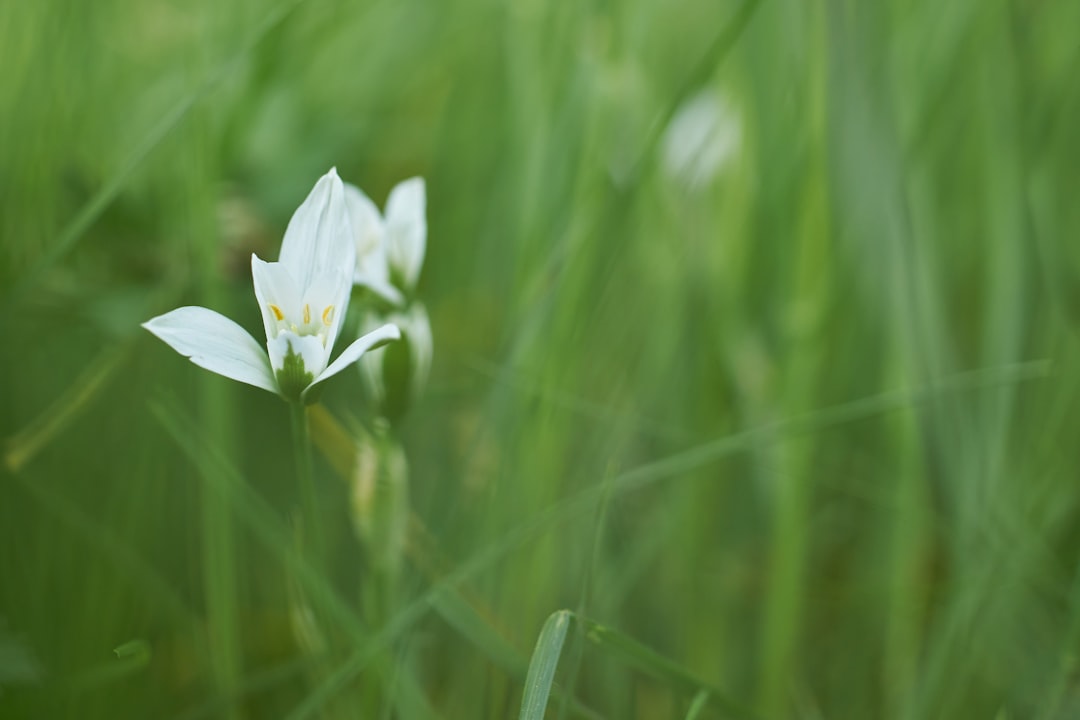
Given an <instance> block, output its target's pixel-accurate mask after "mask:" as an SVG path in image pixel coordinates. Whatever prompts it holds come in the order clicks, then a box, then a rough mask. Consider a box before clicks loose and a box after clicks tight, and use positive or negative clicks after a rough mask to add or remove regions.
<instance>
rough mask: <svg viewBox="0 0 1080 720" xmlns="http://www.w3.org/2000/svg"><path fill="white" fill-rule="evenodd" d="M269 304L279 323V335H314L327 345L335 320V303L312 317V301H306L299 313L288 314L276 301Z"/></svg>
mask: <svg viewBox="0 0 1080 720" xmlns="http://www.w3.org/2000/svg"><path fill="white" fill-rule="evenodd" d="M269 305H270V312H272V313H273V314H274V320H275V322H276V323H277V334H278V335H280V334H281V333H283V332H291V333H294V334H296V335H314V336H316V337H318V338H319V340H320V341H322V344H323V346H324V347H325V346H326V339H327V336H328V335H329V331H330V326H331V325H332V324H333V322H334V312H335V308H334V306H333V305H327V306H326V307H324V308H323V309H322V312H321V313H318V314H317V315H316V316H315V317H314V318H313V317H312V312H311V303H304V306H303V308H301V310H300V312H299V313H296V314H293V313H289V314H288V315H286V314H285V312H284V311H283V310H282V309H281V307H280V306H279V305H275V304H274V303H269Z"/></svg>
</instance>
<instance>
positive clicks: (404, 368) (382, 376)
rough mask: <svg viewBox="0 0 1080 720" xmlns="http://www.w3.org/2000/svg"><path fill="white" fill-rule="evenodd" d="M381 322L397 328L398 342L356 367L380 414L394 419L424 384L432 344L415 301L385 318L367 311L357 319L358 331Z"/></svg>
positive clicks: (427, 322)
mask: <svg viewBox="0 0 1080 720" xmlns="http://www.w3.org/2000/svg"><path fill="white" fill-rule="evenodd" d="M384 323H393V324H394V325H396V326H397V327H399V328H401V340H402V342H400V343H398V344H397V345H396V346H395V347H394V348H388V349H387V351H380V352H373V353H370V354H368V355H365V356H364V357H363V358H361V360H360V363H359V366H360V375H361V377H362V379H363V381H364V385H365V387H366V388H367V392H368V394H369V395H370V396H371V397H372V399H373V400H374V402H375V404H376V405H377V406H379V407H381V408H382V411H383V413H384V414H387V415H390V416H394V415H398V414H400V413H401V412H404V408H405V407H407V406H408V405H409V404H411V403H412V402H414V401H415V400H416V398H418V397H419V396H420V395H421V393H422V392H423V390H424V386H425V385H427V379H428V375H429V374H430V372H431V357H432V354H433V353H432V348H433V345H434V343H433V341H432V336H431V321H430V320H429V319H428V314H427V310H426V309H425V308H424V305H423V303H421V302H420V301H419V300H414V301H413V302H412V303H411V304H410V305H409V308H408V309H407V310H403V311H399V312H395V313H392V314H390V315H389V316H384V315H382V314H380V313H378V312H375V311H371V312H368V313H367V314H366V315H364V316H363V318H362V320H361V325H360V331H361V332H365V331H367V330H370V329H372V328H375V327H379V326H380V325H382V324H384ZM390 350H393V352H389V351H390Z"/></svg>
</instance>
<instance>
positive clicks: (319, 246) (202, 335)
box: [143, 169, 400, 402]
mask: <svg viewBox="0 0 1080 720" xmlns="http://www.w3.org/2000/svg"><path fill="white" fill-rule="evenodd" d="M355 265H356V245H355V239H354V237H353V232H352V226H351V224H350V222H349V217H348V213H347V211H346V203H345V197H344V188H343V186H342V183H341V180H340V179H339V178H338V176H337V171H336V170H333V169H331V170H330V172H328V173H327V174H326V175H324V176H323V177H322V178H320V179H319V181H318V183H316V184H315V188H314V189H313V190H312V191H311V194H309V195H308V197H307V199H306V200H304V202H303V204H302V205H301V206H300V207H299V209H297V211H296V213H295V214H293V217H292V219H291V220H290V221H289V226H288V228H287V229H286V230H285V238H284V240H283V241H282V244H281V255H280V258H279V261H278V262H276V263H268V262H264V261H262V260H260V259H259V258H257V257H256V256H255V255H252V256H251V275H252V280H253V281H254V284H255V297H256V299H257V300H258V302H259V310H260V311H261V312H262V318H263V327H264V329H265V330H266V352H263V350H262V348H260V347H259V344H258V342H257V341H256V340H255V338H253V337H252V336H251V335H250V334H248V333H247V331H245V330H244V329H243V328H242V327H240V326H239V325H238V324H236V323H235V322H233V321H232V320H230V319H229V318H227V317H225V316H224V315H221V314H219V313H217V312H214V311H213V310H209V309H207V308H203V307H182V308H178V309H176V310H173V311H172V312H168V313H166V314H164V315H161V316H159V317H156V318H154V319H152V320H150V321H148V322H146V323H144V324H143V327H145V328H146V329H147V330H149V331H150V332H152V333H154V334H155V335H157V336H158V337H159V338H161V339H162V340H164V341H165V342H166V343H168V345H169V346H170V347H172V348H173V349H174V350H176V351H177V352H179V353H180V354H181V355H184V356H187V357H189V358H191V361H192V362H193V363H195V364H196V365H198V366H200V367H203V368H206V369H207V370H210V371H211V372H216V373H218V374H219V375H224V376H225V377H228V378H231V379H233V380H238V381H240V382H243V383H247V384H249V385H254V386H255V387H259V388H262V389H264V390H269V391H270V392H276V393H278V394H279V395H281V396H282V397H284V398H285V399H286V400H290V401H293V402H299V401H301V400H304V399H306V398H307V396H308V393H309V392H310V391H311V389H312V388H314V387H315V386H317V385H318V384H319V383H321V382H323V381H324V380H326V379H327V378H329V377H331V376H333V375H336V374H337V373H339V372H341V371H342V370H344V369H345V368H346V367H348V366H349V365H352V364H353V363H355V362H356V361H357V360H359V359H360V357H361V356H362V355H363V354H364V353H365V352H366V351H367V350H370V349H372V348H374V347H378V346H380V345H382V344H384V343H387V342H389V341H391V340H396V339H398V338H399V337H400V332H399V331H398V328H397V327H395V326H394V325H391V324H387V325H383V326H382V327H380V328H378V329H375V330H373V331H372V332H370V333H368V334H366V335H364V336H363V337H361V338H360V339H359V340H357V341H355V342H354V343H352V344H351V345H349V347H347V348H345V350H344V351H343V352H342V353H341V355H339V356H338V358H337V359H336V360H335V361H334V362H332V363H331V362H329V359H330V352H331V350H332V349H333V347H334V340H335V339H336V338H337V335H338V331H339V330H340V329H341V325H342V323H343V322H344V319H345V311H346V309H347V308H348V302H349V294H350V292H351V289H352V281H353V275H354V268H355Z"/></svg>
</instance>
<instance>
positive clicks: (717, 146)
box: [662, 89, 742, 190]
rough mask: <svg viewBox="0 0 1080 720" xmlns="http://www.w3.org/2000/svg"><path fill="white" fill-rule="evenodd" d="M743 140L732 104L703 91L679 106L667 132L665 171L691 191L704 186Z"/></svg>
mask: <svg viewBox="0 0 1080 720" xmlns="http://www.w3.org/2000/svg"><path fill="white" fill-rule="evenodd" d="M741 141H742V123H741V121H740V119H739V116H738V115H737V113H736V112H735V110H734V109H733V108H732V107H731V105H730V103H729V102H728V101H727V100H726V99H725V98H724V96H722V95H721V94H719V93H718V92H716V91H714V90H711V89H709V90H702V91H701V92H699V93H698V94H697V95H694V96H693V97H691V98H690V99H688V100H686V101H685V102H684V103H683V104H682V105H681V106H679V109H678V110H676V111H675V115H674V117H672V118H671V122H670V123H668V126H667V129H666V130H665V131H664V138H663V148H662V151H663V166H664V170H665V171H666V172H667V173H668V175H669V176H670V177H672V178H674V179H676V180H678V181H679V182H682V183H684V184H685V185H686V186H687V187H689V188H690V189H692V190H696V189H699V188H702V187H704V186H706V185H708V184H709V183H710V182H712V180H713V179H714V178H715V177H716V176H717V174H718V173H719V172H720V171H721V170H723V168H724V167H725V166H726V165H727V164H728V163H729V162H730V161H731V160H732V159H733V158H734V157H735V154H736V153H737V152H738V150H739V145H740V143H741Z"/></svg>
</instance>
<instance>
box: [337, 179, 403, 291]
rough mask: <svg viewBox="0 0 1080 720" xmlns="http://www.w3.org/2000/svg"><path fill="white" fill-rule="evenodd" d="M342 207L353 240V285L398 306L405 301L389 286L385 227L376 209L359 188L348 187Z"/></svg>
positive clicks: (391, 285)
mask: <svg viewBox="0 0 1080 720" xmlns="http://www.w3.org/2000/svg"><path fill="white" fill-rule="evenodd" d="M345 205H346V206H347V207H348V209H349V222H350V223H352V228H353V234H354V236H355V237H356V272H355V274H354V275H353V284H354V285H359V286H361V287H366V288H368V289H369V290H371V291H372V292H374V293H375V294H377V295H379V296H380V297H382V298H383V299H384V300H386V301H387V302H389V303H392V304H394V305H400V304H401V303H403V302H404V301H405V297H404V296H403V295H402V294H401V291H400V290H398V289H397V288H396V287H394V286H393V284H392V283H391V282H390V261H389V259H388V258H387V255H386V227H385V225H384V223H383V218H382V215H380V214H379V209H378V208H377V207H375V203H373V202H371V200H370V199H369V198H368V196H367V195H365V194H364V192H363V191H362V190H361V189H360V188H358V187H356V186H355V185H350V184H348V183H345Z"/></svg>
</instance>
